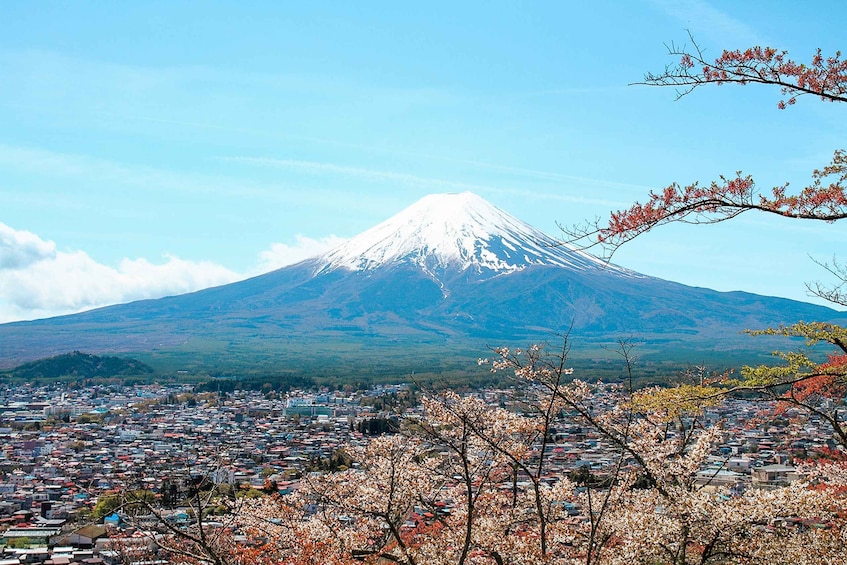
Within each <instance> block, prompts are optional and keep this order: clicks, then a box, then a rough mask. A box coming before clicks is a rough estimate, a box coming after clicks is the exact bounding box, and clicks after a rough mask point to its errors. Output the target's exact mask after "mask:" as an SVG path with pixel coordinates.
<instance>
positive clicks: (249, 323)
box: [0, 193, 845, 366]
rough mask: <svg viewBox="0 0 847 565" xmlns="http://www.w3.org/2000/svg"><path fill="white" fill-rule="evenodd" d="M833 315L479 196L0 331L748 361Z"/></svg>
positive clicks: (271, 346) (275, 346)
mask: <svg viewBox="0 0 847 565" xmlns="http://www.w3.org/2000/svg"><path fill="white" fill-rule="evenodd" d="M839 318H840V319H842V320H844V319H845V316H844V315H843V314H842V313H839V312H836V311H834V310H831V309H828V308H824V307H821V306H815V305H811V304H807V303H803V302H797V301H791V300H785V299H779V298H770V297H763V296H757V295H753V294H748V293H742V292H730V293H719V292H716V291H712V290H708V289H704V288H694V287H688V286H684V285H681V284H677V283H673V282H668V281H664V280H661V279H657V278H654V277H648V276H645V275H641V274H638V273H635V272H633V271H629V270H627V269H623V268H621V267H617V266H615V265H609V264H606V263H604V262H601V261H599V260H598V259H596V258H594V257H592V256H590V255H588V254H585V253H583V252H580V251H577V250H574V249H572V248H570V247H568V246H567V245H563V244H561V243H560V242H558V241H556V240H555V239H553V238H551V237H549V236H547V235H545V234H543V233H541V232H539V231H538V230H536V229H534V228H533V227H531V226H529V225H527V224H525V223H523V222H521V221H520V220H517V219H516V218H514V217H512V216H510V215H508V214H506V213H505V212H503V211H502V210H499V209H498V208H496V207H494V206H492V205H491V204H489V203H488V202H486V201H485V200H483V199H482V198H480V197H478V196H476V195H474V194H471V193H462V194H441V195H431V196H428V197H425V198H423V199H422V200H420V201H419V202H417V203H415V204H413V205H412V206H410V207H409V208H407V209H405V210H403V211H402V212H400V213H399V214H397V215H396V216H394V217H392V218H390V219H388V220H386V221H385V222H383V223H381V224H379V225H377V226H375V227H373V228H371V229H370V230H367V231H365V232H363V233H362V234H360V235H358V236H356V237H354V238H352V239H350V240H349V241H347V242H346V243H344V244H343V245H341V246H340V247H338V248H336V249H334V250H333V251H331V252H329V253H327V254H325V255H322V256H318V257H315V258H312V259H308V260H306V261H303V262H301V263H298V264H296V265H292V266H289V267H285V268H283V269H279V270H277V271H274V272H271V273H268V274H265V275H261V276H258V277H255V278H252V279H248V280H245V281H241V282H237V283H233V284H229V285H225V286H221V287H217V288H212V289H207V290H203V291H199V292H195V293H191V294H186V295H181V296H173V297H167V298H161V299H157V300H144V301H139V302H133V303H130V304H124V305H118V306H111V307H107V308H101V309H98V310H93V311H89V312H84V313H81V314H75V315H71V316H62V317H58V318H51V319H46V320H37V321H33V322H18V323H12V324H5V325H0V366H12V365H15V364H17V363H20V362H23V361H27V360H31V359H34V358H39V357H44V356H46V355H52V354H56V353H61V352H66V351H71V350H84V351H93V352H110V351H152V350H178V351H182V352H185V353H186V354H189V353H192V352H196V353H198V354H201V353H202V354H203V355H208V354H222V353H226V352H227V351H232V350H233V349H237V348H241V349H247V350H250V351H254V352H255V355H256V356H257V357H256V358H257V359H259V358H260V357H261V355H266V354H268V353H269V352H276V353H280V352H281V353H282V355H283V358H285V356H286V355H288V354H289V353H290V354H291V355H292V356H295V357H296V356H297V355H300V356H302V355H305V354H306V353H304V352H305V351H308V352H310V353H308V354H310V355H314V354H315V353H314V352H316V351H318V350H321V351H328V350H344V351H347V352H351V353H350V354H351V355H352V354H354V353H355V352H356V351H359V353H361V352H362V351H364V350H368V351H373V350H374V349H379V348H403V349H405V350H406V351H407V354H408V356H409V357H410V358H411V357H413V356H414V351H415V348H416V347H419V346H421V345H427V346H435V347H438V346H448V345H449V346H450V347H452V348H454V349H455V348H460V349H461V348H466V349H467V350H469V351H473V352H475V354H476V353H479V352H481V351H482V352H484V350H485V346H486V344H488V343H491V344H498V345H499V344H512V343H515V344H519V345H525V344H526V343H527V341H534V340H545V339H550V338H551V336H554V335H557V334H561V333H563V332H565V331H567V330H568V329H569V328H570V329H571V333H572V335H573V337H574V343H576V344H577V345H579V344H580V342H583V343H594V342H608V341H613V340H614V338H615V337H616V336H637V337H638V338H640V339H643V340H646V341H653V342H664V343H666V344H668V345H667V346H668V347H671V346H673V344H674V343H683V342H684V343H686V344H689V345H690V344H699V345H698V346H699V347H702V348H704V349H710V350H714V349H737V348H738V347H749V348H751V349H752V348H754V347H759V346H761V344H753V343H749V342H750V340H749V338H746V337H744V336H740V335H739V334H740V332H741V330H743V329H745V328H761V327H767V326H773V325H777V324H780V323H791V322H795V321H798V320H835V321H837V320H838V319H839ZM339 344H344V347H339V346H338V345H339ZM739 344H742V345H739ZM743 344H747V345H746V346H745V345H743ZM316 348H317V349H316ZM298 352H299V353H298ZM327 362H328V361H327Z"/></svg>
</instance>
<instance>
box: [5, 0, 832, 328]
mask: <svg viewBox="0 0 847 565" xmlns="http://www.w3.org/2000/svg"><path fill="white" fill-rule="evenodd" d="M845 21H847V4H844V3H843V2H840V1H833V2H814V3H811V2H810V3H798V2H795V1H789V0H785V1H774V0H771V1H750V2H733V1H712V2H705V1H700V0H680V1H672V0H632V1H626V2H602V1H601V2H591V3H588V2H566V1H563V0H562V1H550V2H543V1H539V2H421V3H410V2H253V3H246V4H237V3H234V2H159V3H157V2H109V3H107V2H75V3H69V2H39V3H34V2H4V3H2V4H0V22H2V23H0V26H2V33H0V73H2V80H0V321H10V320H16V319H31V318H36V317H43V316H48V315H55V314H59V313H66V312H72V311H78V310H82V309H87V308H91V307H94V306H101V305H105V304H110V303H115V302H125V301H129V300H134V299H138V298H147V297H154V296H162V295H165V294H174V293H177V292H186V291H190V290H194V289H197V288H202V287H204V286H209V285H214V284H221V283H224V282H230V281H233V280H238V279H239V278H244V277H246V276H251V275H255V274H258V273H260V272H263V271H267V270H269V269H272V268H275V267H279V266H282V265H284V264H287V263H290V262H293V261H295V260H298V259H302V258H304V257H306V256H309V255H312V254H315V253H317V252H320V251H323V250H324V249H326V248H327V246H330V245H333V244H335V243H338V242H339V241H340V240H341V239H343V238H347V237H351V236H353V235H355V234H357V233H359V232H361V231H363V230H365V229H367V228H369V227H371V226H373V225H374V224H376V223H378V222H380V221H382V220H384V219H386V218H387V217H389V216H391V215H393V214H394V213H396V212H398V211H400V210H401V209H403V208H405V207H406V206H408V205H410V204H412V203H413V202H415V201H416V200H418V199H419V198H421V197H422V196H424V195H426V194H430V193H434V192H455V191H463V190H472V191H474V192H476V193H478V194H479V195H480V196H482V197H484V198H486V199H487V200H489V201H490V202H492V203H493V204H495V205H497V206H498V207H500V208H502V209H504V210H506V211H507V212H510V213H511V214H513V215H515V216H517V217H518V218H520V219H522V220H524V221H527V222H529V223H530V224H533V225H534V226H536V227H537V228H539V229H542V230H543V231H546V232H548V233H550V234H551V235H558V234H559V233H560V232H559V228H558V224H564V225H571V224H574V223H577V222H580V221H582V220H585V219H593V218H595V217H597V216H599V217H605V216H607V215H608V213H609V212H610V211H611V210H613V209H618V208H622V207H626V206H627V205H629V204H630V203H632V202H633V201H635V200H639V199H642V200H643V199H644V197H645V196H646V194H647V192H648V191H649V190H650V189H661V188H663V187H664V186H666V185H668V184H670V183H671V182H673V181H678V182H681V183H689V182H692V181H694V180H698V179H699V180H701V181H704V182H707V181H709V180H712V179H714V178H717V176H718V175H720V174H725V175H731V174H733V173H734V172H735V171H737V170H743V171H744V172H746V173H751V174H753V175H754V176H755V177H756V179H757V181H758V183H759V185H760V186H761V187H769V186H773V185H775V184H781V183H783V182H785V181H791V182H792V186H802V185H803V183H804V182H806V181H807V180H808V179H809V175H810V173H811V171H812V170H813V169H814V168H816V167H819V166H822V165H823V164H825V163H826V162H827V160H828V159H829V158H830V157H831V155H832V151H833V150H834V149H836V148H839V147H845V136H844V133H845V131H847V128H845V126H847V120H845V112H844V108H842V107H839V106H834V105H831V104H825V103H822V102H819V101H817V100H813V99H805V100H801V102H800V103H799V104H798V105H797V106H796V107H793V108H791V109H789V110H786V111H779V110H777V109H776V104H777V102H778V100H779V99H780V96H779V92H778V91H776V90H772V89H765V88H755V87H745V88H732V87H720V88H712V89H704V90H701V91H698V92H695V93H694V94H692V95H690V96H688V97H686V98H684V99H682V100H680V101H674V92H673V91H672V90H666V89H657V88H649V87H643V86H628V85H629V84H630V83H633V82H637V81H638V80H640V79H641V77H642V76H643V74H644V72H646V71H659V70H661V69H662V68H663V67H664V65H665V64H668V63H672V62H673V61H672V60H671V59H670V58H669V57H668V56H667V55H666V50H665V47H664V43H669V42H677V43H680V42H686V41H687V38H688V36H687V32H686V30H690V32H691V33H692V34H693V36H694V37H695V38H696V39H697V40H698V42H699V43H700V44H701V45H702V46H703V47H704V48H706V50H707V53H709V54H711V55H714V56H717V55H719V53H720V51H721V50H722V49H724V48H745V47H748V46H752V45H756V44H761V45H772V46H774V47H778V48H781V49H787V50H788V51H789V53H790V55H791V56H793V57H795V58H797V59H799V60H809V59H810V58H811V56H812V54H813V53H814V50H815V48H817V47H821V48H822V49H823V50H824V53H825V54H826V53H832V52H834V51H835V50H837V49H839V48H847V45H845V44H844V43H843V39H844V34H843V22H845ZM845 235H847V234H845V224H832V225H827V224H810V223H803V222H798V221H788V220H780V219H778V218H767V217H764V216H761V215H759V216H755V215H748V216H742V217H741V218H738V219H736V220H734V221H732V222H729V223H724V224H720V225H715V226H705V227H704V226H670V227H667V228H664V229H661V230H657V231H655V232H654V233H651V234H648V235H646V236H644V237H642V238H640V239H639V240H636V241H635V242H633V243H631V244H629V245H628V246H625V247H624V248H622V249H621V250H620V251H619V252H618V254H617V255H616V256H615V258H614V260H615V262H616V263H618V264H621V265H623V266H625V267H629V268H631V269H635V270H637V271H640V272H643V273H645V274H649V275H654V276H659V277H662V278H666V279H670V280H675V281H679V282H683V283H686V284H691V285H695V286H707V287H711V288H715V289H718V290H745V291H750V292H757V293H761V294H769V295H776V296H786V297H790V298H795V299H801V300H805V299H809V298H808V296H807V294H806V290H805V286H804V283H805V282H807V281H814V280H822V281H824V282H826V281H827V278H826V273H825V272H824V271H823V270H822V269H820V268H819V267H817V266H816V265H815V263H814V262H813V261H812V258H814V259H817V260H819V261H829V260H831V259H832V257H833V254H834V253H836V252H837V251H839V247H840V246H839V243H841V242H843V241H844V239H845ZM810 256H811V258H810Z"/></svg>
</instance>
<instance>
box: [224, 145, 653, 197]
mask: <svg viewBox="0 0 847 565" xmlns="http://www.w3.org/2000/svg"><path fill="white" fill-rule="evenodd" d="M222 159H223V160H224V161H227V162H231V163H242V164H246V165H257V166H264V167H275V168H279V169H286V170H290V171H296V172H299V173H306V174H313V175H342V176H349V177H355V178H359V179H363V180H366V181H369V182H375V183H392V184H395V185H402V186H406V187H410V188H418V189H425V190H426V191H428V192H444V191H446V192H465V191H470V192H476V193H480V194H491V193H495V194H511V195H533V196H534V197H538V198H544V199H550V200H559V201H563V202H574V203H582V204H597V205H602V206H618V205H621V204H623V203H625V202H624V201H612V200H608V199H603V198H590V197H583V196H574V195H571V194H567V193H565V192H556V193H552V192H550V193H544V192H538V191H532V192H530V191H525V190H518V189H510V188H501V187H496V186H492V185H483V184H475V183H467V182H460V181H452V180H445V179H438V178H431V177H421V176H417V175H411V174H407V173H398V172H394V171H384V170H377V169H367V168H361V167H350V166H346V165H337V164H334V163H325V162H318V161H301V160H294V159H273V158H267V157H224V158H222ZM467 163H468V164H473V165H477V166H480V167H486V168H491V169H495V170H500V171H503V172H509V173H512V174H517V175H526V176H533V177H536V178H541V179H545V180H550V181H557V182H569V183H577V184H579V185H581V187H584V186H585V185H591V186H594V187H600V186H603V187H614V188H617V189H621V188H628V189H629V188H637V189H638V190H639V191H642V192H643V190H644V187H638V186H635V185H629V184H625V183H614V182H608V181H604V180H600V179H589V178H584V177H576V176H568V175H560V174H556V173H549V172H544V171H534V170H530V169H519V168H513V167H504V166H499V165H491V164H488V163H481V162H475V161H468V162H467Z"/></svg>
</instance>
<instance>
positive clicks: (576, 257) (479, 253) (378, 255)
mask: <svg viewBox="0 0 847 565" xmlns="http://www.w3.org/2000/svg"><path fill="white" fill-rule="evenodd" d="M317 263H318V267H317V273H326V272H330V271H333V270H336V269H346V270H351V271H368V270H373V269H376V268H379V267H383V266H387V265H391V264H400V263H408V264H412V265H416V266H418V267H419V268H421V269H422V270H424V271H425V272H427V273H429V274H430V275H431V276H433V277H434V278H437V276H436V275H435V273H436V272H439V271H441V270H443V269H447V268H453V269H457V270H460V271H467V270H469V269H472V271H471V272H474V273H477V274H479V275H480V278H487V277H490V276H496V275H499V274H504V273H512V272H515V271H520V270H522V269H525V268H526V267H528V266H530V265H554V266H559V267H564V268H568V269H574V270H587V269H598V268H604V269H608V270H609V271H610V272H613V273H616V274H619V275H624V276H637V275H636V273H634V272H631V271H628V270H626V269H623V268H620V267H617V266H614V265H608V264H606V263H604V262H602V261H600V260H599V259H597V258H595V257H592V256H591V255H589V254H587V253H583V252H581V251H577V250H575V249H573V248H571V247H569V246H568V245H566V244H563V243H561V242H559V241H556V240H555V239H554V238H552V237H550V236H548V235H546V234H544V233H542V232H540V231H538V230H537V229H535V228H533V227H532V226H530V225H528V224H526V223H524V222H522V221H520V220H518V219H517V218H515V217H514V216H511V215H509V214H507V213H505V212H503V211H502V210H500V209H499V208H497V207H495V206H493V205H492V204H490V203H488V202H487V201H485V200H484V199H482V198H480V197H479V196H477V195H476V194H473V193H471V192H463V193H459V194H456V193H450V194H432V195H429V196H426V197H424V198H422V199H421V200H419V201H418V202H416V203H415V204H412V205H411V206H409V207H408V208H406V209H405V210H403V211H402V212H400V213H399V214H397V215H395V216H393V217H391V218H389V219H388V220H386V221H384V222H382V223H381V224H378V225H376V226H374V227H373V228H371V229H369V230H367V231H365V232H362V233H361V234H359V235H358V236H356V237H354V238H352V239H350V240H349V241H347V242H346V243H344V244H342V245H341V246H339V247H337V248H336V249H334V250H332V251H330V252H329V253H327V254H325V255H323V256H322V257H320V258H318V259H317Z"/></svg>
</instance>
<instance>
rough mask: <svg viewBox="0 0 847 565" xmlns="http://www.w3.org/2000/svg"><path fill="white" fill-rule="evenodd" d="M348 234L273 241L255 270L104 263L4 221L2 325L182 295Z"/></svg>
mask: <svg viewBox="0 0 847 565" xmlns="http://www.w3.org/2000/svg"><path fill="white" fill-rule="evenodd" d="M341 241H342V240H341V239H340V238H337V237H334V236H330V237H327V238H324V239H320V240H315V239H310V238H307V237H303V236H297V238H296V239H295V242H294V243H293V244H290V245H289V244H284V243H274V244H273V245H271V247H270V249H268V250H265V251H262V252H261V253H260V254H259V256H258V257H257V265H256V266H255V267H254V268H252V269H250V271H249V272H248V273H238V272H235V271H232V270H230V269H228V268H226V267H224V266H222V265H219V264H217V263H214V262H211V261H189V260H185V259H180V258H179V257H174V256H171V255H166V256H165V257H164V259H163V261H162V262H160V263H154V262H151V261H149V260H147V259H144V258H139V259H123V260H121V261H120V263H119V264H118V265H117V266H114V267H113V266H109V265H104V264H101V263H98V262H97V261H95V260H94V259H93V258H92V257H90V256H89V255H88V254H87V253H85V252H84V251H79V250H76V251H56V244H55V243H54V242H52V241H45V240H43V239H41V238H40V237H38V236H37V235H35V234H33V233H31V232H27V231H22V230H15V229H14V228H11V227H9V226H7V225H5V224H3V223H0V323H5V322H12V321H17V320H32V319H37V318H45V317H50V316H58V315H62V314H72V313H75V312H81V311H83V310H90V309H92V308H98V307H101V306H108V305H111V304H120V303H124V302H131V301H133V300H141V299H145V298H159V297H162V296H170V295H175V294H183V293H186V292H192V291H195V290H200V289H203V288H208V287H212V286H217V285H221V284H227V283H231V282H235V281H238V280H241V279H244V278H246V277H247V276H252V275H257V274H261V273H264V272H268V271H270V270H273V269H278V268H280V267H283V266H285V265H289V264H293V263H296V262H298V261H301V260H303V259H305V258H307V257H310V256H314V255H317V254H320V253H322V252H324V251H326V250H328V249H329V248H331V247H333V246H335V245H338V244H339V243H340V242H341Z"/></svg>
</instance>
